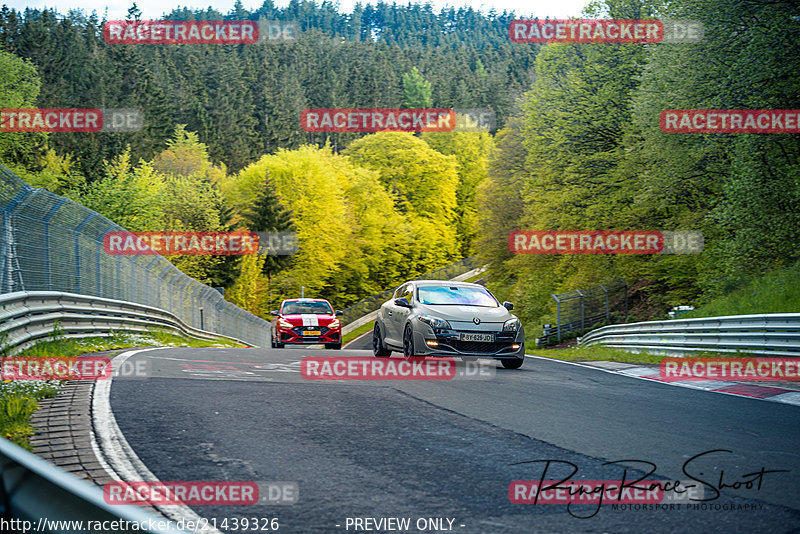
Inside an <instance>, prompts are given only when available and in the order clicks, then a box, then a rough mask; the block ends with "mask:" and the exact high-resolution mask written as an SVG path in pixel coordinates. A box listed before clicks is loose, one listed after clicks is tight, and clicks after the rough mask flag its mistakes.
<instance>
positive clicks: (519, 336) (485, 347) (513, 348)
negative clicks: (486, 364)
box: [414, 328, 525, 360]
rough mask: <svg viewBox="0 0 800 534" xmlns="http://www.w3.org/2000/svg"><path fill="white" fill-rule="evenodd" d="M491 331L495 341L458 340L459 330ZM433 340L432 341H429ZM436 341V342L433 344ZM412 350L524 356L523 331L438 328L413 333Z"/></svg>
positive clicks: (436, 353)
mask: <svg viewBox="0 0 800 534" xmlns="http://www.w3.org/2000/svg"><path fill="white" fill-rule="evenodd" d="M462 333H463V334H494V338H495V340H494V341H491V342H487V341H461V339H460V337H461V334H462ZM431 342H433V343H431ZM434 343H435V344H434ZM414 352H416V353H417V354H418V355H420V356H460V357H463V358H496V359H498V360H504V359H519V358H524V357H525V332H524V331H523V329H522V328H520V329H519V331H518V332H498V331H494V332H487V331H477V330H439V329H437V330H436V332H430V333H424V332H419V331H417V332H415V333H414Z"/></svg>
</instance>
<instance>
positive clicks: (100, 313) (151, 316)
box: [0, 291, 266, 354]
mask: <svg viewBox="0 0 800 534" xmlns="http://www.w3.org/2000/svg"><path fill="white" fill-rule="evenodd" d="M56 321H58V324H59V326H60V328H59V330H60V332H61V334H63V336H64V337H65V338H80V337H88V336H109V335H112V334H113V333H114V332H115V331H119V332H140V333H147V332H149V331H151V330H153V329H159V330H170V331H172V332H175V333H179V334H184V335H187V336H190V337H195V338H200V339H218V338H220V337H225V338H227V339H232V340H233V341H237V342H240V343H242V344H245V345H246V344H247V343H245V342H244V341H242V340H240V339H236V338H231V337H228V336H221V335H219V334H214V333H212V332H206V331H204V330H199V329H197V328H193V327H191V326H189V325H187V324H185V323H184V322H183V321H181V320H180V319H179V318H177V317H176V316H175V315H173V314H172V313H170V312H168V311H165V310H160V309H158V308H153V307H151V306H144V305H142V304H136V303H134V302H124V301H119V300H113V299H104V298H100V297H91V296H87V295H76V294H74V293H59V292H56V291H18V292H16V293H6V294H0V340H2V343H0V353H7V354H14V353H16V352H19V351H20V350H22V349H24V348H26V347H28V346H30V345H33V344H35V343H36V342H37V341H42V340H44V339H47V338H49V337H50V336H52V335H53V326H54V324H56ZM264 344H266V340H265V341H264Z"/></svg>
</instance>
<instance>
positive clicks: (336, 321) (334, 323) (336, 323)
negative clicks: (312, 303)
mask: <svg viewBox="0 0 800 534" xmlns="http://www.w3.org/2000/svg"><path fill="white" fill-rule="evenodd" d="M328 328H330V329H331V330H334V329H336V328H339V319H334V320H333V321H331V322H330V324H328Z"/></svg>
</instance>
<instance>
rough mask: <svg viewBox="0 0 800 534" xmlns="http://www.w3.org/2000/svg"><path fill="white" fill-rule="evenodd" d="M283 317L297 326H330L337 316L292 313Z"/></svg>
mask: <svg viewBox="0 0 800 534" xmlns="http://www.w3.org/2000/svg"><path fill="white" fill-rule="evenodd" d="M281 317H282V318H283V319H285V320H286V321H289V322H290V323H291V324H293V325H295V326H328V325H329V324H330V323H331V322H332V321H333V320H334V319H336V316H335V315H331V314H325V313H290V314H287V315H281Z"/></svg>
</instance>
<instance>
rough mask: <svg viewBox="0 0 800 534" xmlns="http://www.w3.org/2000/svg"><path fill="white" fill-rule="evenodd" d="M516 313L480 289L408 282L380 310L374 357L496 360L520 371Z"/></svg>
mask: <svg viewBox="0 0 800 534" xmlns="http://www.w3.org/2000/svg"><path fill="white" fill-rule="evenodd" d="M512 309H514V306H513V305H512V304H511V303H510V302H504V303H503V304H500V303H499V302H498V301H497V299H496V298H494V295H492V294H491V293H490V292H489V291H488V290H487V289H486V288H485V287H483V286H481V285H478V284H470V283H467V282H451V281H441V280H414V281H411V282H406V283H405V284H403V285H401V286H400V287H399V288H397V290H396V291H395V292H394V296H393V297H392V298H391V299H389V300H388V301H386V302H384V303H383V305H382V306H381V308H380V310H378V317H377V318H376V319H375V328H374V330H373V332H372V352H373V354H375V356H378V357H386V356H390V355H391V353H392V350H395V351H398V352H402V353H403V356H405V357H407V358H410V357H412V356H461V357H465V358H496V359H498V360H500V361H501V362H502V364H503V367H505V368H507V369H518V368H520V367H521V366H522V363H523V362H524V361H525V332H524V330H523V328H522V323H521V322H520V320H519V319H518V318H517V317H515V316H514V315H513V314H511V310H512Z"/></svg>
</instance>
